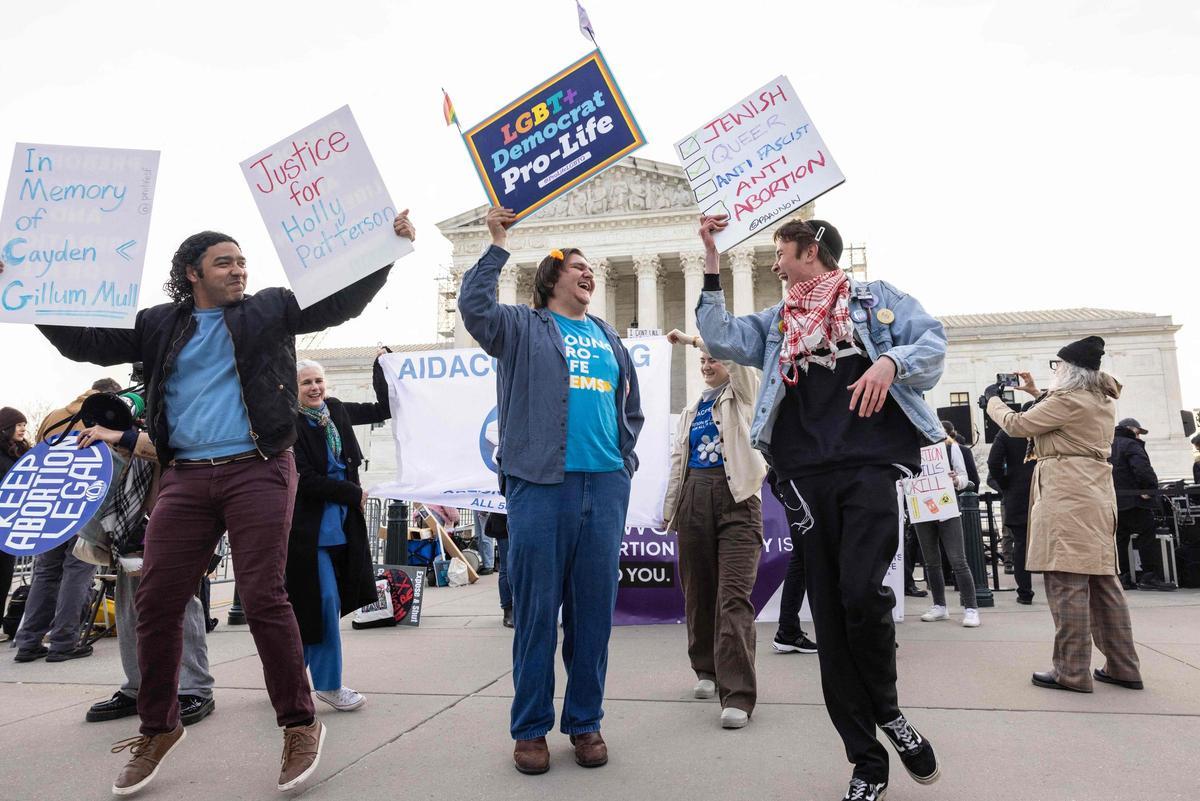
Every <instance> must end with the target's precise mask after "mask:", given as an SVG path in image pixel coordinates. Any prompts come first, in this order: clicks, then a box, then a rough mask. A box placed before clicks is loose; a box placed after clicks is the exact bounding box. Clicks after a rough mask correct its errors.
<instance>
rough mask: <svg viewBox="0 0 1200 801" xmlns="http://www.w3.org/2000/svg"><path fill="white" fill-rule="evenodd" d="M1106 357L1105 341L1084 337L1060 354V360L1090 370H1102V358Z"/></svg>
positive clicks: (1098, 338)
mask: <svg viewBox="0 0 1200 801" xmlns="http://www.w3.org/2000/svg"><path fill="white" fill-rule="evenodd" d="M1103 355H1104V340H1103V339H1101V338H1100V337H1084V338H1083V339H1081V340H1079V341H1078V342H1072V343H1071V344H1070V345H1067V346H1066V347H1064V348H1063V349H1062V350H1060V351H1059V352H1058V358H1060V359H1062V360H1063V361H1065V362H1070V363H1071V364H1073V365H1075V366H1077V367H1086V368H1087V369H1088V370H1099V369H1100V357H1102V356H1103Z"/></svg>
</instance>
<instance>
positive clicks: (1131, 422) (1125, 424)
mask: <svg viewBox="0 0 1200 801" xmlns="http://www.w3.org/2000/svg"><path fill="white" fill-rule="evenodd" d="M1117 428H1128V429H1129V430H1130V431H1136V432H1137V433H1139V434H1149V433H1150V432H1149V431H1147V430H1146V429H1144V428H1142V424H1141V423H1139V422H1138V421H1137V420H1135V419H1133V418H1132V417H1126V418H1125V419H1124V420H1122V421H1121V422H1119V423H1117Z"/></svg>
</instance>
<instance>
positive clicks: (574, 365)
mask: <svg viewBox="0 0 1200 801" xmlns="http://www.w3.org/2000/svg"><path fill="white" fill-rule="evenodd" d="M551 314H553V312H551ZM554 319H555V320H556V321H557V322H558V330H559V331H560V332H561V333H562V338H563V349H564V350H565V351H566V354H567V374H568V375H569V376H570V378H569V379H568V380H569V381H570V389H569V391H568V393H567V464H566V469H567V470H568V471H570V472H579V473H607V472H610V471H613V470H621V469H623V468H624V467H625V461H624V460H623V459H622V458H621V448H620V444H619V442H620V441H619V439H618V438H617V382H618V381H619V380H620V377H621V372H620V368H619V367H618V366H617V357H616V356H615V355H614V354H613V350H612V345H610V344H609V342H608V337H606V336H605V335H604V329H602V328H601V327H600V326H598V325H596V323H595V322H593V321H592V320H591V318H588V319H584V320H571V319H568V318H566V317H563V316H562V315H558V314H555V315H554Z"/></svg>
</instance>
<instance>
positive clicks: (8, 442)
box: [0, 406, 30, 615]
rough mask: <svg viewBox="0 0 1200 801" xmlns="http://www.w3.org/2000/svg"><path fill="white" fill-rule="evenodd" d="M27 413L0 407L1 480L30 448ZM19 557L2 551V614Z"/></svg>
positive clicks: (0, 552) (0, 594) (0, 565)
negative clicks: (27, 433) (26, 429)
mask: <svg viewBox="0 0 1200 801" xmlns="http://www.w3.org/2000/svg"><path fill="white" fill-rule="evenodd" d="M27 422H28V421H27V420H26V419H25V415H23V414H21V413H20V412H19V411H17V410H16V409H14V408H13V407H11V406H5V407H4V408H3V409H0V480H2V479H3V478H4V476H5V474H6V473H8V471H9V470H10V469H12V466H13V465H14V464H16V463H17V460H18V459H20V458H21V457H22V456H24V455H25V452H26V451H28V450H29V447H30V446H29V442H28V441H27V440H26V439H25V425H26V423H27ZM16 562H17V558H16V557H15V556H13V555H12V554H10V553H5V552H3V551H0V615H3V614H4V610H5V609H7V608H8V591H9V589H10V588H11V587H12V577H13V567H14V566H15V565H16Z"/></svg>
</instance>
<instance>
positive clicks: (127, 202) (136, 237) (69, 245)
mask: <svg viewBox="0 0 1200 801" xmlns="http://www.w3.org/2000/svg"><path fill="white" fill-rule="evenodd" d="M157 179H158V151H156V150H113V149H109V148H99V147H68V146H64V145H35V144H29V143H25V142H19V143H18V144H17V147H16V150H15V151H14V152H13V162H12V170H11V171H10V172H9V175H8V190H7V192H6V194H5V196H4V213H3V215H2V216H0V261H2V262H4V272H3V274H0V322H5V323H49V324H54V325H76V326H91V325H100V326H106V327H109V328H133V321H134V316H135V315H136V314H137V307H138V296H139V295H140V294H141V284H142V263H143V262H144V261H145V258H146V237H147V236H148V235H149V233H150V211H151V209H152V207H153V205H154V186H155V182H156V180H157Z"/></svg>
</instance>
